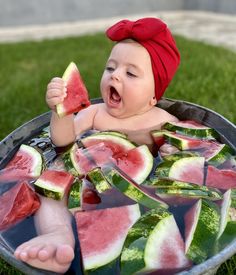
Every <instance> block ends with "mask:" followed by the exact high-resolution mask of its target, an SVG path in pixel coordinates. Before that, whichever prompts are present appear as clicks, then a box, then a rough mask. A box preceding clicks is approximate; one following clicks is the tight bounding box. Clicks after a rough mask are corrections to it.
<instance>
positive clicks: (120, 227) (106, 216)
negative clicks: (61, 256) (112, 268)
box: [75, 204, 140, 270]
mask: <svg viewBox="0 0 236 275" xmlns="http://www.w3.org/2000/svg"><path fill="white" fill-rule="evenodd" d="M139 217H140V211H139V207H138V205H137V204H134V205H128V206H121V207H114V208H107V209H100V210H91V211H84V212H76V213H75V220H76V224H77V232H78V236H79V240H80V247H81V254H82V262H83V267H84V269H85V270H90V269H94V268H98V267H100V266H103V265H105V264H107V263H109V262H111V261H113V260H114V259H116V258H117V257H118V256H119V255H120V253H121V250H122V246H123V244H124V241H125V238H126V235H127V233H128V230H129V229H130V228H131V227H132V225H133V224H134V223H135V222H136V221H137V219H138V218H139Z"/></svg>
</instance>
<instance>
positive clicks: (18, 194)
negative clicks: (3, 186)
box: [0, 181, 40, 230]
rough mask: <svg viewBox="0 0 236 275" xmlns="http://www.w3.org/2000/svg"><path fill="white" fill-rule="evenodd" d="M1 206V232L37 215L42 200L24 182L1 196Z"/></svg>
mask: <svg viewBox="0 0 236 275" xmlns="http://www.w3.org/2000/svg"><path fill="white" fill-rule="evenodd" d="M0 205H1V207H0V230H5V229H8V228H9V227H11V226H13V225H14V224H16V223H18V222H20V221H21V220H23V219H25V218H26V217H28V216H30V215H32V214H33V213H35V212H36V211H37V210H38V208H39V207H40V200H39V197H38V196H37V194H36V193H35V192H34V191H33V190H32V189H31V187H30V186H29V185H28V184H27V182H25V181H23V182H20V183H17V184H16V185H15V186H14V187H12V188H11V189H9V190H8V191H6V192H5V193H4V194H3V195H1V197H0Z"/></svg>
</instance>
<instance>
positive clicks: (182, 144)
mask: <svg viewBox="0 0 236 275" xmlns="http://www.w3.org/2000/svg"><path fill="white" fill-rule="evenodd" d="M164 138H165V139H166V140H167V142H168V143H170V144H171V145H173V146H175V147H177V148H178V149H179V150H187V149H189V148H190V147H189V142H190V141H188V140H186V139H184V138H180V137H177V136H175V135H174V134H172V133H164Z"/></svg>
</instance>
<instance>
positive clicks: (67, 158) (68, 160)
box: [62, 143, 83, 176]
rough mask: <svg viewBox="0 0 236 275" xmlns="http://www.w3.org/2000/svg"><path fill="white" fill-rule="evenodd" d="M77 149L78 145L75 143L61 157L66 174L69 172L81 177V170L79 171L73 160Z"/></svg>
mask: <svg viewBox="0 0 236 275" xmlns="http://www.w3.org/2000/svg"><path fill="white" fill-rule="evenodd" d="M77 149H78V145H77V144H76V143H75V144H74V145H73V146H72V147H71V148H70V149H69V150H68V151H67V152H65V153H64V154H63V156H62V159H63V161H64V165H65V168H66V170H67V171H68V172H70V173H71V174H72V175H74V176H80V175H83V172H82V170H81V169H80V167H79V165H78V164H77V161H76V159H75V154H76V150H77Z"/></svg>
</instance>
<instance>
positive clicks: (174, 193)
mask: <svg viewBox="0 0 236 275" xmlns="http://www.w3.org/2000/svg"><path fill="white" fill-rule="evenodd" d="M152 183H153V185H154V186H156V187H157V188H156V194H157V195H158V196H159V197H160V198H162V199H163V201H165V202H166V203H168V204H169V205H187V204H191V203H193V202H194V201H196V200H197V199H199V198H203V199H208V200H213V201H215V200H220V199H222V193H221V192H219V191H218V190H217V189H215V188H208V187H206V186H200V185H198V184H194V183H188V182H183V181H176V180H171V179H167V178H166V179H158V178H156V180H155V181H154V180H153V182H152Z"/></svg>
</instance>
